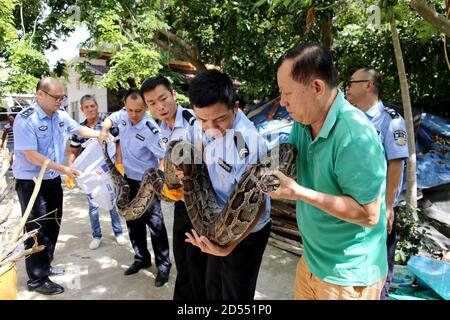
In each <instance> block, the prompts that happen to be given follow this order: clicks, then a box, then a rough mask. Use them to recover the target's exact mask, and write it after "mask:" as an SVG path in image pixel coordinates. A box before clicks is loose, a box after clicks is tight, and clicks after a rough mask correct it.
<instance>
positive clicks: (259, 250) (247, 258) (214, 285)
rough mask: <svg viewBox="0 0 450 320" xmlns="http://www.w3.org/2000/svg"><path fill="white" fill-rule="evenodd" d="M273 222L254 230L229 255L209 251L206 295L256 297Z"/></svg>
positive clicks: (221, 297) (221, 298) (231, 298)
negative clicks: (257, 281)
mask: <svg viewBox="0 0 450 320" xmlns="http://www.w3.org/2000/svg"><path fill="white" fill-rule="evenodd" d="M271 228H272V223H271V222H269V223H267V224H266V225H265V226H264V227H263V228H262V229H261V230H259V231H258V232H255V233H250V234H249V235H248V236H247V237H246V238H245V239H244V240H242V241H241V242H240V243H239V244H238V245H237V246H236V247H235V248H234V250H233V251H232V252H231V253H230V254H229V255H228V256H226V257H216V256H212V255H208V264H207V268H206V298H207V299H208V300H253V299H254V296H255V290H256V280H257V279H258V273H259V268H260V266H261V261H262V257H263V254H264V250H265V249H266V245H267V241H268V240H269V235H270V231H271Z"/></svg>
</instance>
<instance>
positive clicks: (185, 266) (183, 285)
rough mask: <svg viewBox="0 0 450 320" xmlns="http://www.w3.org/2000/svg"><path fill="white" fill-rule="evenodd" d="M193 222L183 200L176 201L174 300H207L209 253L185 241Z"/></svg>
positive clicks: (174, 223)
mask: <svg viewBox="0 0 450 320" xmlns="http://www.w3.org/2000/svg"><path fill="white" fill-rule="evenodd" d="M192 228H193V227H192V224H191V221H190V219H189V216H188V213H187V210H186V205H185V204H184V202H183V201H177V202H175V209H174V218H173V255H174V257H175V265H176V266H177V279H176V281H175V290H174V293H173V299H174V300H205V299H206V287H205V274H206V262H207V254H206V253H203V252H202V251H201V250H200V249H199V248H198V247H196V246H193V245H192V244H190V243H187V242H186V241H185V239H186V235H185V233H186V232H191V229H192Z"/></svg>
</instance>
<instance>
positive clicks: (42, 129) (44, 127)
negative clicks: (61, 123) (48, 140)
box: [39, 126, 48, 131]
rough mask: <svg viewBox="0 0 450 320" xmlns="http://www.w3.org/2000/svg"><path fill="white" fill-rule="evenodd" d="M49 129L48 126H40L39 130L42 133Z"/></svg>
mask: <svg viewBox="0 0 450 320" xmlns="http://www.w3.org/2000/svg"><path fill="white" fill-rule="evenodd" d="M47 129H48V127H47V126H40V127H39V130H40V131H46V130H47Z"/></svg>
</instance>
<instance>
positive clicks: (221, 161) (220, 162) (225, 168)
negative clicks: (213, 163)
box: [217, 158, 231, 173]
mask: <svg viewBox="0 0 450 320" xmlns="http://www.w3.org/2000/svg"><path fill="white" fill-rule="evenodd" d="M217 164H218V165H219V166H221V167H222V168H223V169H224V170H225V171H227V172H228V173H230V172H231V166H230V165H229V164H228V163H226V162H225V161H224V160H223V159H222V158H219V160H217Z"/></svg>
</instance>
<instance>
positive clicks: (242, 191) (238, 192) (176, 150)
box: [103, 141, 296, 246]
mask: <svg viewBox="0 0 450 320" xmlns="http://www.w3.org/2000/svg"><path fill="white" fill-rule="evenodd" d="M103 150H104V156H105V161H106V164H107V166H108V170H109V172H110V174H111V177H112V180H113V183H114V184H115V186H116V188H117V199H116V207H117V211H118V213H119V214H120V215H122V216H123V217H124V218H125V219H126V220H132V219H137V218H139V217H140V216H141V215H142V214H143V213H144V212H145V211H146V210H147V208H148V206H149V205H150V203H151V201H152V199H153V197H154V195H155V193H156V194H157V196H158V197H160V198H165V197H164V196H162V195H161V190H162V186H163V183H166V184H167V185H168V186H169V188H171V189H173V188H177V187H179V186H180V183H179V180H178V178H177V176H176V175H175V173H174V170H173V166H175V167H177V169H179V170H181V171H183V173H184V177H183V192H184V201H185V203H186V208H187V212H188V215H189V218H190V220H191V222H192V225H193V227H194V229H195V230H196V231H197V233H198V234H199V235H204V236H206V237H208V238H209V239H210V240H211V241H212V242H214V243H216V244H218V245H222V246H223V245H226V244H228V243H230V242H233V241H235V240H237V239H239V238H240V237H241V236H242V235H243V234H244V233H245V231H246V230H247V229H248V227H249V226H250V225H251V224H252V222H253V221H254V220H255V219H256V218H258V212H259V211H260V210H259V209H260V206H261V204H263V203H265V202H264V197H265V193H267V192H270V191H273V190H276V189H277V188H278V186H279V181H278V179H277V178H276V177H275V176H273V175H271V172H273V170H274V169H278V170H280V171H281V172H283V173H285V174H286V175H288V176H293V175H295V158H296V150H295V148H294V147H293V146H292V145H290V144H280V145H279V146H278V147H276V148H274V149H273V150H272V151H271V155H270V156H269V155H268V156H267V157H265V158H263V159H261V160H260V162H259V163H258V164H256V165H254V166H252V167H251V168H250V169H249V170H247V171H246V172H245V173H244V174H243V175H242V177H241V180H240V182H239V184H238V185H237V187H236V189H235V190H234V192H233V193H232V194H231V196H230V199H229V201H228V203H227V205H226V206H225V207H224V208H221V207H219V205H218V204H217V202H216V199H215V196H214V192H213V187H212V184H211V181H210V179H209V175H208V170H207V167H206V164H205V163H204V162H203V161H202V157H201V154H200V151H199V150H197V149H196V148H195V147H194V146H193V145H192V144H191V143H189V142H187V141H172V142H171V143H170V144H169V146H168V149H167V152H166V156H165V169H164V170H165V172H164V174H163V173H162V172H161V171H160V170H157V169H148V170H147V171H146V172H145V173H144V178H143V180H142V182H141V186H140V189H139V191H138V193H137V195H136V197H134V199H133V200H131V202H130V199H129V198H130V196H129V193H130V187H129V185H128V183H127V181H126V180H125V178H124V177H122V176H121V175H120V173H119V172H118V171H117V169H116V168H115V167H114V165H113V163H112V161H111V159H110V158H109V155H108V153H107V152H106V148H105V147H104V148H103ZM276 164H278V166H276Z"/></svg>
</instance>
